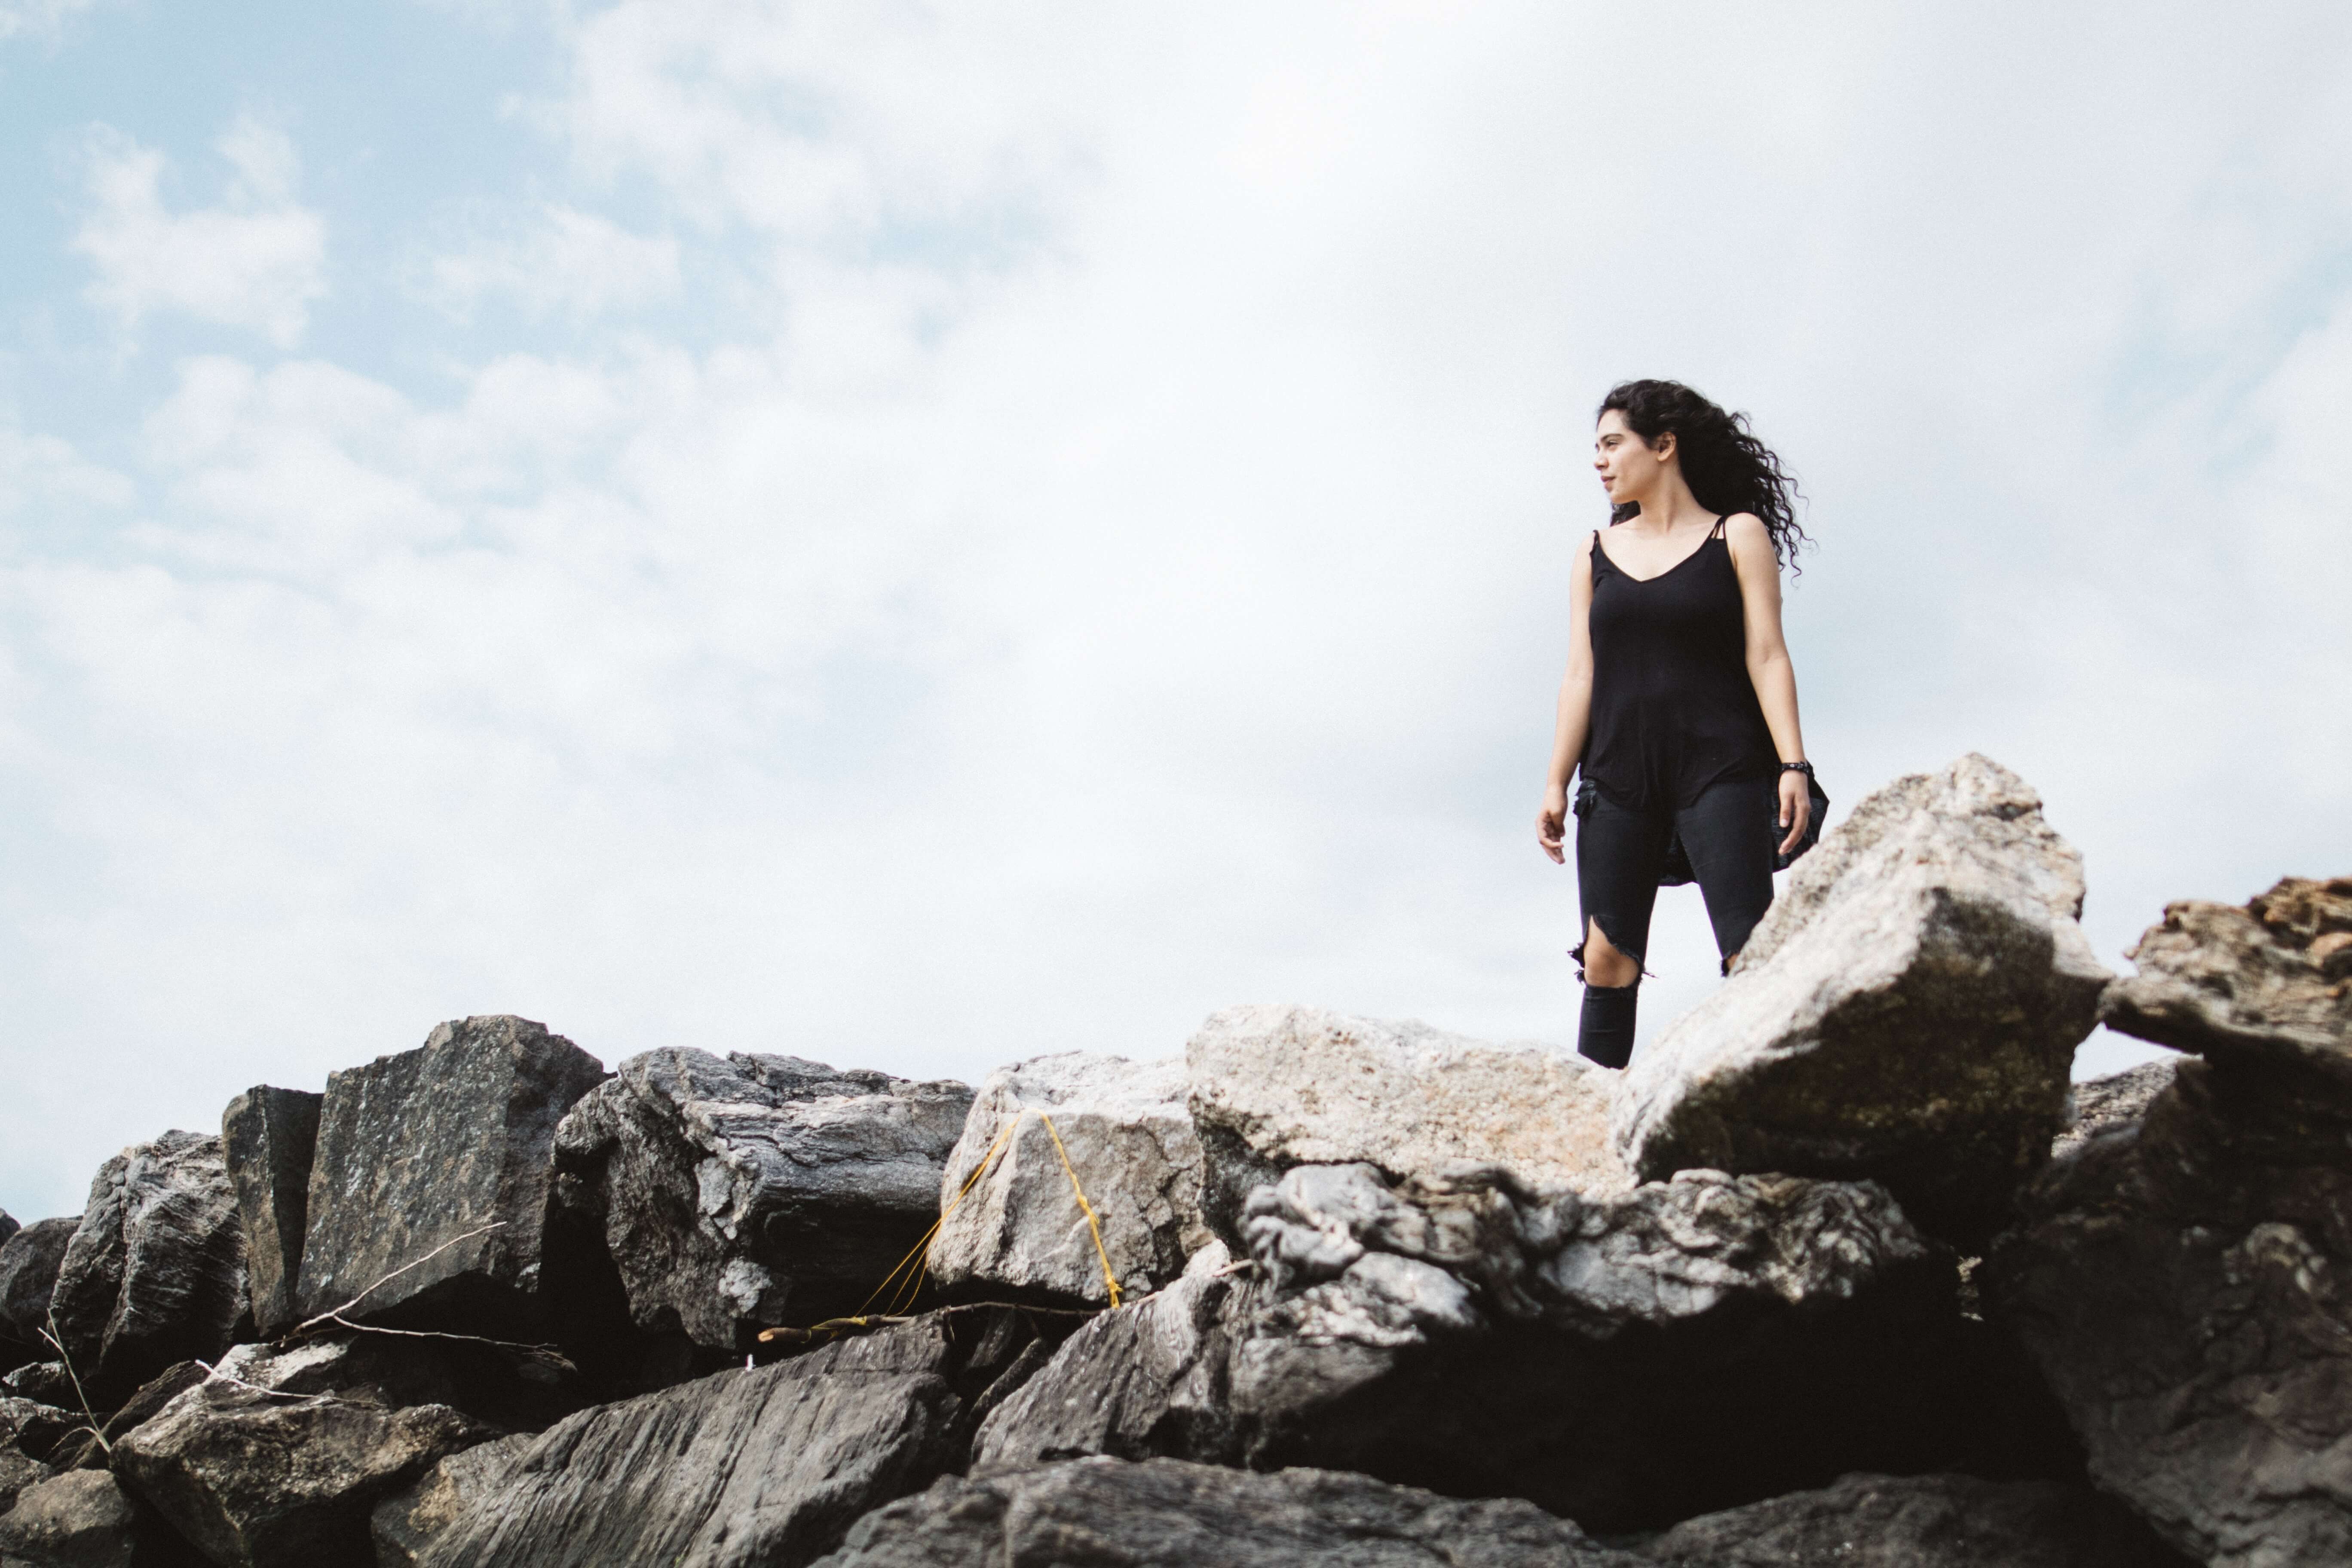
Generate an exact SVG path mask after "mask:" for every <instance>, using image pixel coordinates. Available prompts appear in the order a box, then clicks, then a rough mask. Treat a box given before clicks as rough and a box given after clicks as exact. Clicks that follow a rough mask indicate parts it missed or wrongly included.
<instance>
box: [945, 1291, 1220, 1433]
mask: <svg viewBox="0 0 2352 1568" xmlns="http://www.w3.org/2000/svg"><path fill="white" fill-rule="evenodd" d="M1223 1254H1224V1248H1223V1247H1222V1246H1220V1245H1216V1244H1212V1246H1211V1247H1210V1248H1209V1250H1208V1252H1207V1253H1204V1254H1203V1255H1202V1256H1203V1257H1204V1258H1223ZM1246 1300H1247V1297H1246V1292H1245V1291H1244V1289H1242V1286H1241V1284H1240V1283H1239V1282H1237V1281H1236V1280H1235V1279H1234V1278H1233V1276H1231V1275H1229V1274H1223V1273H1221V1272H1218V1271H1216V1270H1214V1269H1210V1268H1204V1269H1202V1270H1201V1271H1199V1272H1197V1273H1193V1274H1191V1275H1188V1276H1186V1277H1185V1278H1184V1279H1180V1280H1178V1281H1177V1282H1176V1283H1175V1284H1173V1285H1171V1286H1170V1287H1169V1288H1168V1289H1164V1290H1161V1291H1160V1292H1159V1293H1158V1294H1157V1295H1153V1296H1148V1297H1145V1298H1144V1299H1142V1300H1139V1301H1136V1302H1134V1303H1132V1304H1130V1305H1129V1306H1128V1307H1126V1308H1124V1309H1122V1310H1119V1311H1117V1312H1105V1313H1102V1314H1101V1315H1099V1316H1097V1317H1095V1318H1093V1319H1090V1320H1089V1321H1087V1323H1086V1324H1085V1325H1084V1326H1083V1327H1081V1328H1080V1329H1079V1330H1078V1331H1077V1332H1076V1333H1075V1334H1072V1335H1071V1336H1070V1338H1069V1340H1068V1341H1067V1342H1066V1343H1065V1344H1064V1345H1063V1346H1062V1348H1061V1351H1060V1352H1059V1353H1058V1354H1055V1356H1054V1357H1053V1358H1052V1359H1051V1360H1050V1361H1048V1362H1046V1363H1045V1366H1044V1368H1043V1370H1041V1371H1040V1372H1039V1373H1037V1374H1036V1375H1035V1376H1034V1377H1031V1378H1030V1379H1029V1380H1028V1381H1027V1382H1025V1383H1024V1384H1022V1385H1021V1387H1020V1389H1019V1391H1018V1392H1016V1393H1014V1394H1013V1395H1012V1396H1011V1397H1010V1398H1008V1399H1006V1400H1005V1401H1004V1402H1003V1404H1002V1405H998V1406H997V1407H996V1409H995V1410H994V1411H993V1412H992V1413H991V1414H990V1415H989V1416H988V1418H987V1419H986V1420H985V1421H983V1422H982V1423H981V1427H980V1436H979V1437H978V1439H977V1440H976V1441H975V1442H974V1443H973V1445H972V1467H973V1468H974V1469H975V1470H992V1469H1007V1468H1022V1467H1024V1466H1029V1465H1036V1464H1044V1463H1046V1462H1048V1461H1051V1460H1055V1459H1068V1458H1078V1457H1081V1456H1085V1455H1096V1454H1099V1455H1108V1456H1109V1457H1111V1458H1121V1459H1142V1458H1150V1457H1152V1456H1154V1455H1163V1454H1172V1455H1178V1456H1181V1457H1183V1458H1192V1459H1202V1460H1207V1461H1211V1462H1213V1463H1218V1464H1234V1463H1238V1462H1239V1461H1240V1459H1241V1457H1242V1451H1243V1438H1242V1433H1241V1431H1240V1429H1239V1427H1238V1426H1236V1425H1235V1423H1234V1414H1233V1394H1232V1390H1231V1388H1230V1386H1229V1371H1228V1368H1229V1363H1230V1362H1231V1359H1232V1355H1233V1347H1234V1341H1235V1339H1236V1337H1237V1335H1238V1332H1239V1330H1240V1320H1241V1316H1242V1311H1241V1309H1242V1308H1243V1307H1244V1304H1245V1302H1246Z"/></svg>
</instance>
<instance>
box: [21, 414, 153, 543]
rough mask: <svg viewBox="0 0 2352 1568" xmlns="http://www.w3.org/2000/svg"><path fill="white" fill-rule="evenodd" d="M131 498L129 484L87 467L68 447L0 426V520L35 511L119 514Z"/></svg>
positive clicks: (50, 438)
mask: <svg viewBox="0 0 2352 1568" xmlns="http://www.w3.org/2000/svg"><path fill="white" fill-rule="evenodd" d="M131 495H132V486H131V481H130V480H129V479H125V478H124V477H123V476H122V475H121V474H118V473H115V472H114V471H112V470H111V469H110V468H101V467H100V466H99V465H98V464H95V463H92V462H89V460H87V459H86V458H83V457H82V455H81V454H80V453H79V452H77V451H75V450H74V448H73V447H72V446H71V444H70V443H68V442H65V441H60V440H58V438H57V437H54V436H39V435H27V434H26V433H25V432H24V431H22V430H19V429H12V428H10V427H8V426H0V520H5V519H8V518H11V517H12V516H16V515H18V514H22V513H25V512H27V511H32V510H44V511H56V510H68V511H71V510H80V509H82V508H86V507H100V508H119V507H121V506H124V505H126V504H128V503H129V502H130V500H131Z"/></svg>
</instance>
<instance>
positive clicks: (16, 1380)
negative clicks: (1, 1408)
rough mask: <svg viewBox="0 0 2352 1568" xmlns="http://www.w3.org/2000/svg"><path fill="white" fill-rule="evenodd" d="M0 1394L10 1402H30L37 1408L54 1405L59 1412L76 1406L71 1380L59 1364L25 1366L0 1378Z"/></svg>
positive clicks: (37, 1362) (47, 1362) (38, 1363)
mask: <svg viewBox="0 0 2352 1568" xmlns="http://www.w3.org/2000/svg"><path fill="white" fill-rule="evenodd" d="M0 1394H6V1395H7V1396H8V1397H9V1398H12V1399H29V1400H31V1401H32V1402H33V1403H35V1404H36V1405H56V1406H57V1407H58V1409H60V1410H63V1409H67V1408H68V1407H72V1406H75V1405H79V1399H78V1397H77V1396H76V1394H74V1386H73V1378H72V1377H71V1376H70V1375H69V1374H68V1373H67V1372H66V1363H63V1362H61V1361H35V1362H26V1363H25V1364H24V1365H23V1366H20V1367H18V1368H17V1369H16V1371H14V1372H12V1373H9V1374H8V1375H7V1376H5V1377H0Z"/></svg>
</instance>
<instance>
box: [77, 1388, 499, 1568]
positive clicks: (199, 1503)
mask: <svg viewBox="0 0 2352 1568" xmlns="http://www.w3.org/2000/svg"><path fill="white" fill-rule="evenodd" d="M491 1435H492V1434H491V1433H490V1432H489V1431H488V1428H486V1427H484V1426H481V1425H480V1424H478V1423H477V1422H475V1421H472V1420H470V1419H469V1418H467V1416H466V1415H462V1414H460V1413H459V1412H457V1411H456V1410H452V1409H450V1408H449V1407H448V1406H446V1405H416V1406H412V1407H410V1408H408V1409H404V1410H383V1409H380V1408H377V1407H376V1406H373V1405H362V1404H359V1403H356V1402H354V1401H351V1400H345V1399H340V1398H337V1397H335V1396H333V1395H331V1394H320V1395H312V1396H310V1397H308V1398H300V1399H288V1398H283V1397H273V1396H272V1395H270V1394H266V1393H264V1392H262V1391H260V1390H258V1389H253V1388H247V1387H243V1386H240V1385H238V1384H234V1383H231V1382H229V1381H227V1380H226V1378H219V1377H215V1378H211V1379H208V1380H207V1381H205V1382H204V1383H202V1384H198V1385H196V1386H195V1387H194V1388H191V1389H189V1390H187V1391H186V1392H185V1393H184V1394H181V1395H180V1396H179V1397H178V1398H176V1399H174V1400H173V1402H172V1403H171V1404H170V1405H166V1406H165V1407H164V1408H163V1412H162V1413H161V1414H159V1415H156V1416H154V1417H153V1418H152V1419H151V1420H148V1421H146V1422H144V1423H142V1424H141V1425H140V1426H138V1427H137V1428H136V1429H135V1430H133V1431H131V1432H130V1433H128V1434H126V1435H125V1436H123V1437H122V1438H121V1440H120V1441H118V1442H117V1443H116V1444H115V1445H114V1471H115V1474H117V1475H118V1476H120V1477H121V1478H122V1479H123V1482H124V1484H125V1485H127V1486H129V1487H130V1488H131V1489H133V1490H135V1491H136V1492H138V1493H139V1495H140V1496H142V1497H143V1498H144V1499H146V1500H147V1501H148V1502H150V1503H152V1505H153V1506H154V1508H155V1510H156V1511H158V1512H159V1513H161V1514H162V1515H163V1517H164V1518H165V1519H166V1520H168V1521H170V1522H171V1524H172V1525H173V1528H174V1529H176V1530H177V1531H179V1532H180V1533H181V1534H182V1535H183V1536H184V1537H186V1538H187V1539H188V1540H189V1541H192V1542H194V1543H195V1544H196V1545H197V1546H198V1547H199V1548H201V1549H202V1550H203V1552H204V1553H205V1556H207V1557H209V1558H210V1559H212V1561H213V1562H215V1563H220V1564H223V1565H224V1568H312V1565H314V1564H318V1563H365V1562H366V1561H367V1560H368V1554H369V1553H370V1552H372V1551H373V1547H372V1545H371V1543H370V1540H369V1535H368V1515H369V1513H370V1511H371V1510H373V1508H374V1506H375V1503H376V1500H378V1499H379V1498H381V1497H383V1495H384V1494H385V1493H387V1492H390V1491H393V1490H394V1489H398V1488H401V1487H404V1486H406V1485H407V1484H408V1483H409V1482H411V1481H413V1480H414V1479H415V1478H416V1477H417V1476H419V1475H421V1474H423V1473H424V1471H425V1468H426V1467H427V1466H430V1465H431V1464H433V1463H434V1462H435V1461H436V1460H438V1459H440V1458H443V1457H444V1456H446V1455H448V1454H451V1453H454V1452H456V1451H457V1450H458V1449H460V1448H463V1447H468V1446H469V1445H471V1444H474V1443H478V1442H481V1441H483V1440H484V1439H485V1438H487V1437H488V1436H491Z"/></svg>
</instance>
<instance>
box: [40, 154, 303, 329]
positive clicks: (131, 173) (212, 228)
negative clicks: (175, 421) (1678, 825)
mask: <svg viewBox="0 0 2352 1568" xmlns="http://www.w3.org/2000/svg"><path fill="white" fill-rule="evenodd" d="M217 146H218V150H219V152H220V153H221V155H222V157H223V158H225V159H226V161H227V163H228V165H229V168H230V170H231V175H230V178H229V180H228V182H227V184H226V188H225V190H224V192H223V200H222V202H221V205H218V206H213V207H200V208H197V209H194V210H193V211H189V212H183V213H177V214H175V213H173V212H171V211H169V210H167V209H166V207H165V206H164V204H163V195H162V189H161V187H162V182H163V174H164V170H165V163H164V159H163V154H162V153H158V152H156V151H154V150H153V149H152V148H147V147H142V146H141V145H140V144H139V143H138V142H133V141H131V139H129V138H128V137H125V136H123V135H121V133H119V132H114V131H111V130H110V129H107V128H106V127H103V126H101V127H100V128H98V129H97V130H96V131H94V132H92V133H91V135H90V139H89V198H90V207H89V213H88V215H87V216H85V217H84V219H83V221H82V225H81V227H80V228H79V231H77V232H76V234H75V236H74V239H73V247H74V249H75V250H76V251H78V252H79V253H80V254H81V255H82V256H84V257H86V258H89V262H90V264H91V266H92V267H93V268H96V270H97V277H96V278H95V279H92V281H91V283H90V285H89V289H87V290H86V292H87V294H88V297H89V300H90V301H91V302H92V303H93V304H96V305H98V306H99V307H100V309H102V310H109V311H110V312H112V313H113V315H114V316H115V318H116V319H117V321H120V322H121V326H122V327H123V329H124V330H125V331H130V330H131V329H133V328H135V327H137V325H138V324H139V322H140V321H141V320H142V318H144V317H146V316H148V315H149V314H151V313H153V312H157V311H168V310H177V311H184V312H185V313H186V314H188V315H192V316H194V317H196V318H197V319H198V320H200V321H214V322H218V323H220V324H222V325H225V326H233V327H249V328H251V329H252V330H254V331H257V332H260V333H261V334H262V335H263V336H265V337H267V338H268V339H269V340H270V341H271V342H274V343H276V344H278V346H279V347H281V348H288V347H291V346H292V345H293V344H294V343H295V342H297V341H298V340H299V338H300V337H301V335H302V330H303V327H304V325H305V324H306V323H307V322H308V321H309V318H310V306H311V304H312V303H313V302H314V301H316V300H320V299H321V298H323V297H324V296H325V294H326V292H327V282H326V259H327V229H326V223H325V221H324V220H323V219H322V218H321V217H320V216H319V214H317V213H316V212H313V211H311V210H310V209H309V208H307V207H304V206H302V205H300V204H299V202H297V201H296V200H295V195H294V185H295V179H296V175H297V174H298V172H299V160H298V159H297V157H296V155H295V152H294V145H293V143H292V142H291V141H290V140H289V139H288V137H287V135H286V133H285V132H283V131H281V130H279V129H278V128H276V127H274V126H271V125H268V124H266V123H264V122H262V121H258V120H256V119H254V118H252V117H250V116H246V117H242V118H240V119H239V120H237V121H236V122H235V123H234V124H233V125H231V126H230V128H229V129H228V131H227V132H226V133H225V134H224V135H223V136H222V137H221V139H220V141H219V142H218V143H217Z"/></svg>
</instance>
